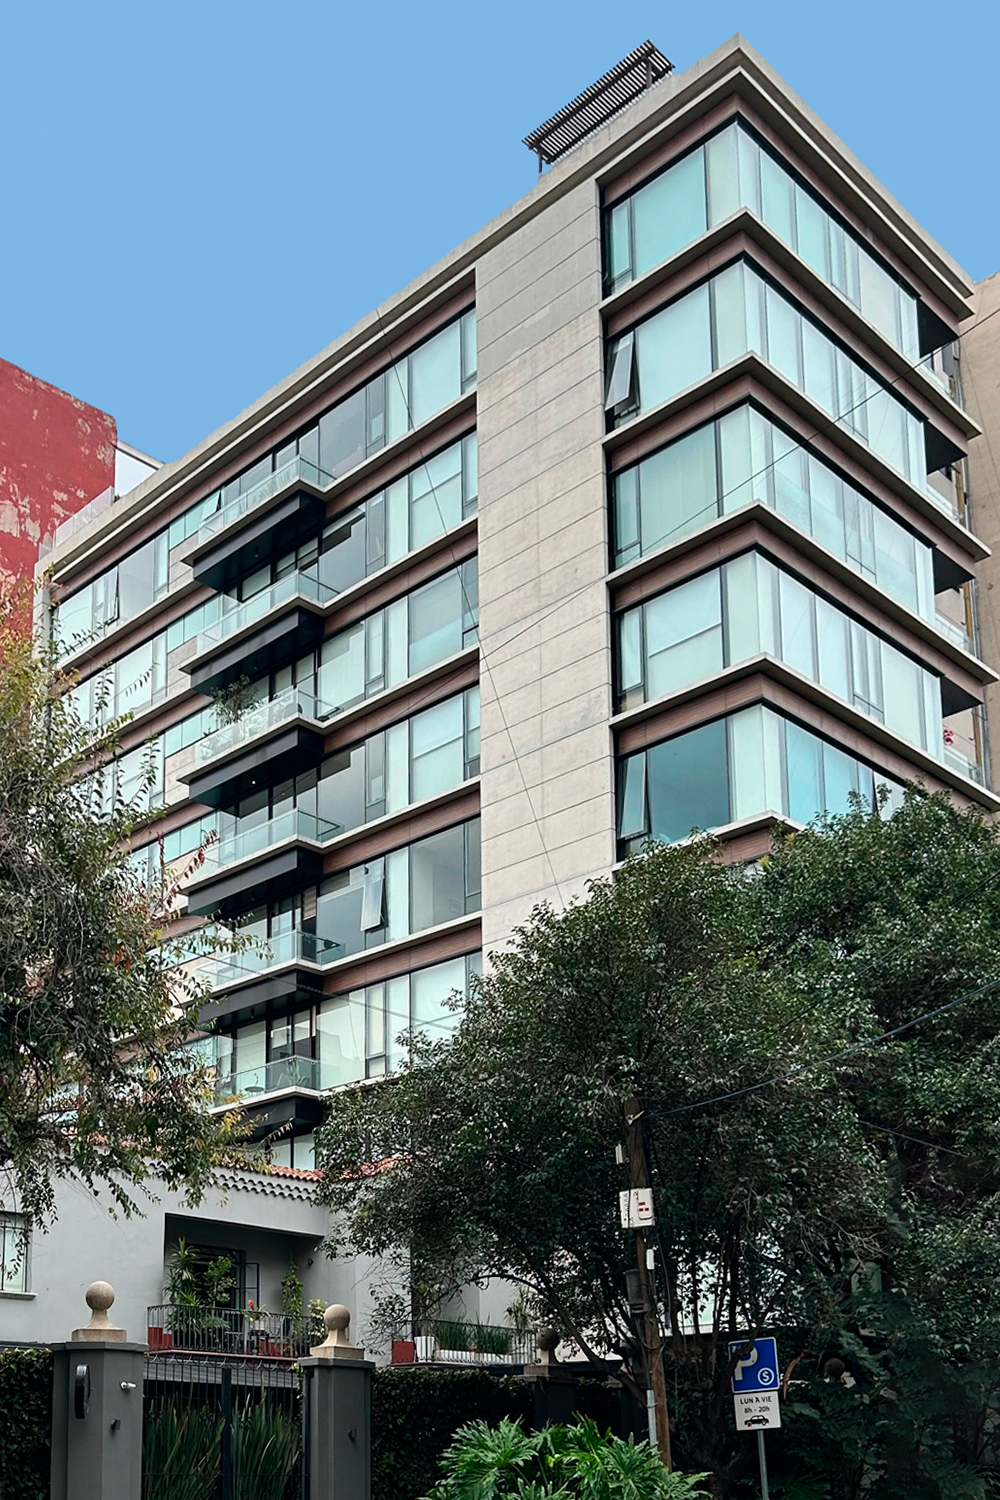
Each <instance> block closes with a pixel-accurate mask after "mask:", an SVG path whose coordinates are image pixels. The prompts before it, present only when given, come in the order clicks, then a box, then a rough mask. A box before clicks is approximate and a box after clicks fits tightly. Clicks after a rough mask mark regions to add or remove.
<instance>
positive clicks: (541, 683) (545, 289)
mask: <svg viewBox="0 0 1000 1500" xmlns="http://www.w3.org/2000/svg"><path fill="white" fill-rule="evenodd" d="M568 196H569V197H570V198H572V197H574V196H576V197H578V199H579V203H580V208H581V212H571V213H568V214H567V217H566V219H565V221H564V226H563V227H562V228H560V227H559V226H553V232H552V233H550V234H539V232H538V229H537V228H536V229H535V230H534V232H533V235H532V236H531V238H530V239H527V240H526V241H525V242H524V243H523V244H521V245H513V244H510V243H509V242H508V245H507V246H506V247H505V251H504V257H505V264H504V267H503V269H502V270H501V269H496V268H491V267H490V265H489V257H488V256H487V257H486V258H485V260H484V265H483V276H482V280H481V281H480V283H479V287H478V306H479V318H480V328H481V329H482V330H483V335H482V342H481V344H480V405H479V441H480V514H481V518H482V520H481V532H480V621H481V644H482V649H483V652H484V654H485V657H486V660H487V662H488V664H489V666H488V670H487V671H485V672H484V675H483V687H482V744H481V748H482V756H481V766H482V783H481V784H482V806H483V815H482V820H483V904H484V942H489V941H493V940H495V939H498V938H499V937H502V936H503V935H505V933H506V932H507V931H509V922H510V920H511V919H512V917H513V915H514V913H518V914H519V915H520V916H524V915H526V914H527V912H528V911H529V910H530V908H531V906H532V905H533V904H534V903H535V901H537V900H538V899H539V898H540V896H543V895H546V894H548V895H550V896H553V897H555V898H556V899H557V900H558V899H559V893H558V892H557V891H556V889H555V885H556V883H557V882H558V880H559V879H560V878H561V877H560V875H559V868H560V866H561V868H562V871H563V873H564V874H566V875H569V876H571V877H578V876H580V875H581V874H582V873H584V872H585V873H586V874H587V875H592V874H595V873H597V872H598V870H599V869H605V868H607V867H608V865H609V863H610V860H611V858H612V854H613V841H612V840H611V839H610V837H609V836H608V834H607V830H608V829H609V828H610V827H611V825H612V822H613V806H612V797H611V773H610V762H609V757H608V731H607V716H608V711H609V703H610V692H609V687H608V683H609V678H610V654H609V651H608V646H607V630H606V625H605V623H604V617H605V615H606V611H607V591H606V587H605V584H604V578H605V575H606V572H607V522H606V516H605V504H604V478H603V461H602V457H601V454H600V439H601V436H602V435H603V432H604V412H603V404H602V392H603V344H602V335H601V324H600V317H599V314H598V310H597V309H598V303H599V300H600V296H601V256H600V223H599V215H598V211H597V202H596V193H595V190H594V185H593V183H589V184H584V185H583V186H582V187H581V188H580V189H578V190H577V192H576V194H571V195H568ZM562 211H563V213H564V214H566V213H567V208H566V201H565V200H564V206H563V210H562ZM542 217H544V215H543V216H542ZM564 273H567V274H568V273H571V274H572V275H573V276H576V277H578V280H577V281H576V284H571V285H569V286H568V287H567V286H566V283H565V280H564V282H563V285H564V287H565V290H562V291H560V292H558V293H557V294H556V295H554V296H551V298H549V295H548V294H549V288H550V287H552V286H553V285H554V284H555V283H556V282H557V281H558V279H559V275H563V274H564ZM536 286H537V288H538V290H537V291H536V290H535V289H534V288H535V287H536ZM494 374H495V377H496V381H495V384H494ZM567 496H568V497H569V499H568V500H567V499H566V498H565V497H567ZM554 505H555V507H556V511H555V516H554V518H553V519H550V520H548V521H547V523H546V533H545V541H544V542H542V540H541V536H540V525H541V521H540V515H541V512H542V511H544V510H550V511H551V509H552V508H553V506H554ZM529 513H531V514H532V515H533V516H534V517H535V519H534V521H533V522H532V523H529V524H526V523H525V517H526V516H527V515H528V514H529ZM574 626H575V627H576V628H577V630H578V632H579V634H578V635H577V638H576V639H575V640H574V638H573V628H574ZM491 679H492V680H491ZM498 692H499V693H500V694H501V698H502V705H503V713H502V714H501V712H500V707H499V706H498V704H497V702H496V694H497V693H498ZM568 735H569V736H572V737H573V738H574V739H575V740H577V741H579V744H578V746H577V747H576V748H575V751H574V753H572V754H571V755H569V756H568V757H566V754H565V751H564V752H563V755H564V760H565V767H564V770H563V772H562V774H561V777H560V781H559V785H558V790H556V788H553V799H554V800H553V801H552V802H551V803H550V804H547V803H546V795H547V792H546V788H545V786H544V782H545V777H546V762H545V752H546V748H547V746H549V745H555V744H556V743H558V744H560V746H561V745H562V743H563V741H565V739H566V737H567V736H568ZM521 758H523V759H524V765H523V766H522V765H521V764H520V761H521ZM494 777H495V778H496V779H495V783H494ZM526 784H527V785H528V786H529V787H532V786H533V788H534V789H533V790H532V791H531V794H530V795H529V794H528V793H527V792H526V791H525V785H526ZM556 856H558V859H559V864H558V865H557V863H556ZM595 861H596V863H595ZM554 875H555V879H554V878H553V877H554ZM494 907H496V908H497V909H498V913H499V914H500V915H499V920H498V921H494V919H493V917H492V916H491V912H492V910H493V908H494Z"/></svg>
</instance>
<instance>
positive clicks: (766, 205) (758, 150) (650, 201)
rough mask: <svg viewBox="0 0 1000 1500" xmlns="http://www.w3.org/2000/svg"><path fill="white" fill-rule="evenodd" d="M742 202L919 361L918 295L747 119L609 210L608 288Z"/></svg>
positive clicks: (637, 273) (676, 247) (701, 231)
mask: <svg viewBox="0 0 1000 1500" xmlns="http://www.w3.org/2000/svg"><path fill="white" fill-rule="evenodd" d="M741 208H743V209H747V210H748V211H749V212H750V213H753V214H756V215H758V216H759V217H760V218H761V219H762V220H763V221H764V223H765V224H767V225H768V227H769V228H770V229H772V230H773V231H774V233H775V234H776V235H778V237H779V238H780V239H782V240H783V241H784V242H785V244H787V245H789V246H791V248H792V249H793V250H795V251H797V253H798V254H799V255H800V256H801V257H802V259H803V260H804V261H805V262H806V263H807V264H808V265H809V266H811V267H812V269H813V270H814V271H815V272H816V274H817V275H818V276H820V277H822V279H823V280H824V281H826V282H827V283H828V284H830V285H832V286H835V287H836V288H837V289H838V290H839V291H841V292H843V294H844V295H845V296H846V297H848V298H849V299H850V300H851V301H852V302H853V303H854V304H855V306H856V307H857V308H858V309H859V310H860V311H861V312H862V313H863V314H864V316H865V317H866V318H867V319H868V320H869V322H871V323H872V324H873V325H874V326H875V327H876V328H877V329H878V330H879V332H880V333H881V334H883V335H884V337H885V338H887V339H888V340H889V341H890V342H891V343H893V344H895V346H896V347H897V348H898V349H901V350H902V352H903V353H904V354H905V355H906V356H907V358H909V359H911V360H913V361H914V362H915V361H916V360H917V359H918V358H919V354H920V348H919V339H918V329H917V298H916V296H915V295H914V293H913V292H911V291H910V290H909V289H908V288H907V287H905V286H903V284H902V283H901V282H899V281H897V280H896V278H895V276H894V275H893V274H892V273H891V272H890V271H889V270H888V268H887V267H886V266H884V265H883V264H882V262H881V261H880V260H879V259H878V258H877V257H876V256H875V255H874V254H873V253H872V252H871V251H870V250H869V249H868V248H867V247H866V246H865V245H863V244H862V243H861V242H860V240H858V239H857V237H856V236H855V235H854V232H853V231H852V230H850V229H848V228H847V227H846V226H845V225H844V224H843V223H842V222H841V221H840V220H839V219H837V218H836V216H835V215H834V214H833V213H832V212H831V211H830V210H829V209H828V208H827V207H826V205H825V204H824V203H823V201H822V200H821V199H820V198H819V197H817V196H816V194H815V193H814V191H813V189H812V188H811V187H809V186H807V185H806V184H805V183H804V182H803V181H800V180H799V179H798V178H796V176H795V174H794V173H793V172H792V171H791V170H790V169H789V168H788V167H787V166H786V165H785V164H784V163H783V162H782V161H781V160H779V158H778V157H777V156H776V155H774V153H773V152H772V151H771V150H770V148H769V147H767V146H765V145H763V144H762V143H761V142H760V141H759V140H758V139H757V138H756V136H754V135H753V134H752V133H751V132H750V131H749V130H747V129H746V128H745V127H744V126H742V125H741V124H739V123H734V124H732V125H729V126H727V127H725V128H724V129H723V130H721V131H719V132H717V133H716V134H715V135H713V136H711V137H710V138H709V139H708V140H707V141H706V142H705V143H704V144H703V145H701V146H698V147H696V148H695V149H694V150H693V151H690V152H689V153H688V154H687V155H686V156H683V157H682V158H681V159H680V160H679V161H677V162H675V163H673V164H672V165H671V166H669V167H666V168H665V169H664V170H663V171H661V172H660V173H658V174H657V175H656V176H655V177H652V178H651V179H650V180H649V181H648V182H646V183H643V184H642V186H641V187H638V188H636V189H635V191H634V192H632V193H630V194H629V195H628V197H627V198H625V199H623V200H622V201H620V202H619V203H616V204H614V205H613V206H612V207H610V208H608V209H607V210H606V211H605V215H606V226H607V227H606V233H605V244H606V246H607V251H606V255H607V281H608V285H609V287H610V288H611V289H614V288H616V287H618V286H621V285H623V284H624V283H625V282H627V281H629V280H631V279H632V278H633V277H636V276H641V275H643V273H644V272H646V271H648V270H650V269H651V268H652V267H653V266H655V265H658V264H659V263H660V262H661V261H664V260H667V259H669V258H670V256H672V255H675V254H676V253H677V252H678V250H681V249H683V247H684V246H685V245H688V244H690V243H691V242H692V241H693V240H695V239H697V238H698V236H699V235H701V234H704V233H705V231H706V229H709V228H711V227H712V226H714V225H716V224H719V223H721V222H722V220H723V219H727V218H729V217H730V216H731V215H732V214H734V213H736V212H737V211H738V210H739V209H741Z"/></svg>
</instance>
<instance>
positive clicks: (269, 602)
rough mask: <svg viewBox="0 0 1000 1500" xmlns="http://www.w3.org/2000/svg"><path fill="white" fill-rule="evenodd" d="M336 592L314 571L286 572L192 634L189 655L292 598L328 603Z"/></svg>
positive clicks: (262, 616)
mask: <svg viewBox="0 0 1000 1500" xmlns="http://www.w3.org/2000/svg"><path fill="white" fill-rule="evenodd" d="M336 594H337V590H336V589H332V588H330V586H329V585H328V584H325V583H320V581H319V579H318V578H317V577H316V576H315V574H313V573H289V574H288V576H287V578H282V579H279V581H278V582H277V583H275V584H272V586H271V587H270V588H269V589H261V591H260V593H259V594H254V596H253V598H252V599H248V600H247V601H246V603H245V604H239V605H237V606H236V607H235V608H233V609H230V610H228V611H227V613H226V614H224V615H223V616H222V619H221V620H216V621H215V623H214V624H213V625H209V626H207V627H206V628H205V629H204V630H203V631H201V633H200V634H199V635H198V636H196V637H195V646H194V651H193V652H192V655H193V656H196V657H197V656H200V655H201V654H202V652H203V651H210V650H211V649H212V647H213V646H219V645H221V644H222V642H223V641H227V640H229V639H230V638H231V637H232V636H234V635H238V634H239V632H240V631H241V630H245V629H246V627H247V626H248V625H253V624H255V623H256V621H258V620H263V619H264V617H265V616H266V615H269V614H270V613H271V611H272V610H274V609H277V608H278V607H279V606H280V605H282V604H287V603H288V602H289V600H291V599H314V600H315V601H316V603H317V604H327V603H328V602H329V601H330V600H331V599H334V598H336Z"/></svg>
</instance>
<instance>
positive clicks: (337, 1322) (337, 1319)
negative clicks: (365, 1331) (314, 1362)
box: [309, 1302, 364, 1359]
mask: <svg viewBox="0 0 1000 1500" xmlns="http://www.w3.org/2000/svg"><path fill="white" fill-rule="evenodd" d="M323 1325H324V1327H325V1328H326V1338H325V1339H324V1340H323V1342H322V1344H317V1345H316V1347H315V1348H314V1349H310V1350H309V1353H310V1354H311V1355H313V1356H314V1358H316V1359H363V1358H364V1350H363V1349H358V1348H356V1347H355V1345H353V1344H352V1343H351V1341H350V1339H349V1337H348V1332H347V1330H348V1329H349V1328H350V1326H351V1314H350V1311H349V1310H348V1308H346V1307H345V1306H344V1304H343V1303H342V1302H331V1304H330V1306H329V1307H328V1308H327V1310H326V1312H325V1313H324V1314H323Z"/></svg>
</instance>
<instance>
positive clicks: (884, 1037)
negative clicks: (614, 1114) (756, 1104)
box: [646, 979, 1000, 1120]
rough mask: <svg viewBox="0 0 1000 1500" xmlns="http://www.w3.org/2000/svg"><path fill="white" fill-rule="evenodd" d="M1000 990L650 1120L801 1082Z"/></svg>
mask: <svg viewBox="0 0 1000 1500" xmlns="http://www.w3.org/2000/svg"><path fill="white" fill-rule="evenodd" d="M996 989H1000V979H991V980H988V981H987V982H986V983H985V984H981V985H978V986H977V987H976V988H975V989H973V990H967V991H966V992H965V993H964V994H962V995H957V996H956V997H955V999H954V1000H949V1001H947V1002H946V1004H944V1005H939V1006H937V1007H936V1008H935V1009H934V1010H928V1011H925V1012H924V1014H923V1015H920V1016H914V1017H913V1018H912V1019H911V1020H909V1021H903V1022H901V1024H900V1025H898V1026H893V1027H891V1028H890V1029H889V1030H888V1031H883V1032H882V1033H881V1034H880V1035H879V1036H872V1037H866V1038H864V1039H863V1040H862V1041H859V1042H852V1043H851V1045H850V1046H849V1047H844V1048H842V1050H841V1051H839V1052H832V1053H830V1055H829V1056H827V1057H817V1058H814V1059H813V1060H812V1061H811V1062H806V1063H800V1064H799V1065H798V1066H797V1067H794V1068H788V1069H786V1071H785V1072H783V1073H776V1074H775V1075H774V1076H773V1077H771V1078H764V1079H761V1080H760V1081H759V1082H758V1083H748V1084H746V1085H745V1086H744V1087H743V1088H738V1089H731V1090H729V1091H728V1092H727V1093H724V1094H713V1095H712V1096H711V1098H708V1099H697V1100H695V1101H694V1102H693V1103H691V1104H679V1105H677V1106H676V1107H675V1108H673V1109H657V1110H649V1111H647V1113H646V1118H647V1119H651V1120H652V1119H666V1118H669V1117H670V1116H672V1115H683V1114H689V1113H690V1112H691V1111H692V1110H695V1109H708V1108H710V1106H711V1105H713V1104H725V1103H727V1102H728V1101H729V1100H730V1099H740V1098H742V1097H743V1096H744V1095H745V1094H755V1093H758V1092H759V1091H760V1090H761V1089H767V1088H773V1087H774V1085H775V1084H778V1083H787V1082H788V1081H789V1080H790V1079H792V1078H799V1077H801V1075H802V1074H803V1073H809V1072H811V1071H812V1070H813V1069H814V1068H825V1067H829V1066H831V1065H832V1064H834V1063H838V1062H842V1061H843V1059H844V1058H845V1057H852V1056H854V1054H855V1053H858V1052H864V1051H866V1050H867V1049H868V1048H869V1047H876V1046H878V1045H879V1044H880V1043H881V1042H886V1041H889V1040H890V1039H891V1038H892V1037H896V1036H901V1035H902V1034H903V1032H905V1031H909V1030H911V1029H912V1028H913V1027H914V1026H920V1025H922V1024H923V1023H924V1022H925V1021H932V1020H934V1019H935V1018H936V1017H937V1016H943V1015H945V1014H947V1012H948V1011H951V1010H954V1009H955V1008H956V1006H959V1005H965V1004H967V1003H968V1002H969V1001H970V1000H977V999H979V998H980V997H981V996H982V995H986V994H989V993H990V992H991V991H992V990H996Z"/></svg>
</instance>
